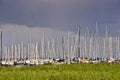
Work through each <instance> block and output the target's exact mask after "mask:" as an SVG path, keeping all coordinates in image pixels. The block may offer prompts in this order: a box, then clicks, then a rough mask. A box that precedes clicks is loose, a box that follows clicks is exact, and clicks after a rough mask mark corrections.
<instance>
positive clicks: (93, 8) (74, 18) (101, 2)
mask: <svg viewBox="0 0 120 80" xmlns="http://www.w3.org/2000/svg"><path fill="white" fill-rule="evenodd" d="M119 8H120V1H119V0H2V1H1V4H0V22H5V23H14V24H21V25H28V26H31V27H32V26H39V27H51V28H58V29H72V30H74V29H76V26H77V24H81V25H82V26H89V27H90V28H93V26H95V22H96V21H98V23H99V24H101V25H103V26H101V27H105V25H106V24H116V25H118V24H119V23H120V10H119ZM86 24H87V25H86ZM102 29H103V28H101V30H102Z"/></svg>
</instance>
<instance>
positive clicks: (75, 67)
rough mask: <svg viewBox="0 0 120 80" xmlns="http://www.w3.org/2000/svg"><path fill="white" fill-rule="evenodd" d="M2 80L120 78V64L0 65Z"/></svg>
mask: <svg viewBox="0 0 120 80" xmlns="http://www.w3.org/2000/svg"><path fill="white" fill-rule="evenodd" d="M0 80H120V64H70V65H66V64H64V65H43V66H34V67H30V66H23V67H21V68H19V67H15V66H11V67H0Z"/></svg>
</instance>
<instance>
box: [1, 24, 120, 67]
mask: <svg viewBox="0 0 120 80" xmlns="http://www.w3.org/2000/svg"><path fill="white" fill-rule="evenodd" d="M3 34H4V32H3V31H2V29H1V31H0V38H1V39H0V40H1V50H0V64H1V65H2V66H13V65H29V66H32V65H44V64H71V63H106V62H107V63H120V38H119V36H116V37H112V36H111V35H110V34H109V32H108V28H107V27H106V30H105V35H104V36H103V37H101V36H99V26H98V24H97V23H96V32H95V33H90V31H89V29H88V28H86V30H83V29H82V27H81V26H78V31H77V33H76V34H74V33H71V32H68V33H67V35H62V37H60V38H59V40H57V39H54V38H53V39H46V37H47V36H45V34H44V33H43V34H42V39H41V40H40V41H39V42H34V41H33V39H32V32H30V33H29V41H28V44H24V43H23V42H22V41H21V42H20V43H17V44H15V43H14V42H15V34H16V31H15V32H13V38H12V40H11V41H12V45H11V46H5V45H4V44H3V41H4V39H3V37H4V36H3Z"/></svg>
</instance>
